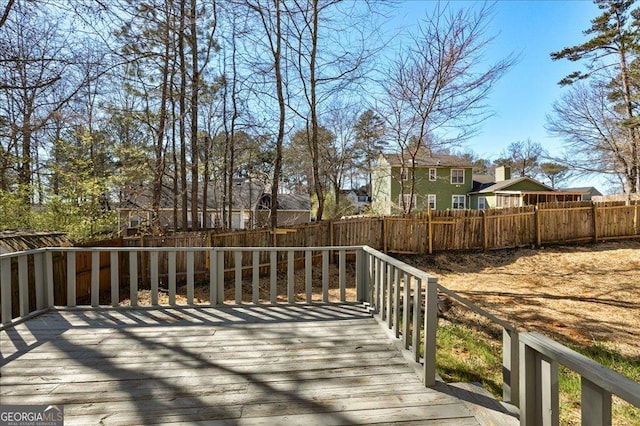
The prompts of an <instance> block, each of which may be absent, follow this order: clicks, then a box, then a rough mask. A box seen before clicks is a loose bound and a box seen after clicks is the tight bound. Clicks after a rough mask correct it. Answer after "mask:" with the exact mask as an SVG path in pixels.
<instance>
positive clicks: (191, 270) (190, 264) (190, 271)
mask: <svg viewBox="0 0 640 426" xmlns="http://www.w3.org/2000/svg"><path fill="white" fill-rule="evenodd" d="M194 263H195V252H193V251H188V252H187V304H189V305H193V297H194V293H195V289H194V288H195V287H194V286H195V265H194Z"/></svg>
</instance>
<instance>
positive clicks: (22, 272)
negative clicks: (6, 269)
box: [18, 255, 29, 317]
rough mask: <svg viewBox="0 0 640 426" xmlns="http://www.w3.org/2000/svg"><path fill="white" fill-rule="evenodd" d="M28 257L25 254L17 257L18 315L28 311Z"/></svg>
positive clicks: (23, 314) (25, 313)
mask: <svg viewBox="0 0 640 426" xmlns="http://www.w3.org/2000/svg"><path fill="white" fill-rule="evenodd" d="M28 262H29V259H28V258H27V256H26V255H22V256H20V257H18V291H19V294H18V303H19V307H20V316H21V317H23V316H25V315H27V314H28V313H29V263H28Z"/></svg>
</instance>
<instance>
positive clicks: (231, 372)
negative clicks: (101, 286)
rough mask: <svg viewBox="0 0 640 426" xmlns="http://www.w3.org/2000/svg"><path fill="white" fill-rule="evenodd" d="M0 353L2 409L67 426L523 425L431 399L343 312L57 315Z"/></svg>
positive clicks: (329, 308)
mask: <svg viewBox="0 0 640 426" xmlns="http://www.w3.org/2000/svg"><path fill="white" fill-rule="evenodd" d="M0 354H1V359H0V365H1V370H0V374H1V377H0V403H1V404H58V405H64V411H65V421H66V424H83V425H86V424H126V425H130V424H154V423H189V424H193V423H206V424H232V425H245V424H252V425H253V424H267V425H277V424H287V425H293V424H305V425H309V424H323V425H328V424H366V423H402V422H408V423H411V424H438V425H447V424H451V425H478V424H505V423H507V422H509V423H512V424H517V420H516V419H515V418H513V417H509V416H503V417H495V418H494V417H491V416H489V417H487V416H486V410H484V411H485V413H483V414H478V413H479V411H478V408H479V407H480V408H482V407H481V406H482V405H485V406H487V407H489V406H491V403H493V404H495V401H493V402H491V401H489V400H490V398H486V397H484V396H482V395H480V396H478V395H475V396H473V397H470V398H466V399H467V401H464V400H462V399H459V398H461V395H462V394H461V393H460V392H459V390H458V391H455V390H451V389H450V388H449V387H448V386H446V385H444V384H438V385H437V386H436V387H435V388H425V387H424V386H423V385H422V383H421V381H420V379H419V377H418V376H417V375H416V373H415V370H414V367H413V366H412V365H410V364H409V362H408V361H407V360H406V359H405V358H404V357H403V356H402V354H401V353H400V351H398V349H397V348H396V345H395V344H394V342H393V341H392V340H391V339H390V338H389V336H388V334H387V333H386V332H385V330H383V329H382V327H380V325H379V324H378V322H377V321H376V320H375V319H373V318H372V317H371V316H370V315H369V314H368V313H367V312H366V311H365V310H364V309H363V308H362V307H361V306H355V305H349V304H344V305H334V304H326V305H280V306H264V307H259V306H235V307H222V308H209V307H202V308H195V307H194V308H179V309H172V308H156V309H107V308H99V309H67V310H52V311H49V312H47V313H45V314H43V315H40V316H38V317H35V318H33V319H30V320H28V321H26V322H24V323H22V324H19V325H17V326H16V327H14V328H9V329H7V330H4V331H1V332H0ZM470 394H472V392H470ZM463 398H464V397H463ZM482 398H485V399H486V400H487V404H483V403H482ZM481 411H482V410H481ZM496 415H498V413H497V412H496ZM487 419H489V420H487ZM492 419H502V420H492Z"/></svg>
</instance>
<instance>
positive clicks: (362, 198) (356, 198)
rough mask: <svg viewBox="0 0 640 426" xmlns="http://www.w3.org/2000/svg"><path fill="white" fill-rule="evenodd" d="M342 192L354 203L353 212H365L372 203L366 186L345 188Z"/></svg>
mask: <svg viewBox="0 0 640 426" xmlns="http://www.w3.org/2000/svg"><path fill="white" fill-rule="evenodd" d="M340 193H341V194H342V195H343V196H344V197H346V198H347V199H348V200H349V201H351V204H353V210H354V212H353V214H360V213H362V212H364V211H365V210H366V208H367V207H368V206H369V204H370V203H371V197H370V196H369V193H368V192H367V190H366V188H364V187H363V188H358V189H343V190H341V191H340Z"/></svg>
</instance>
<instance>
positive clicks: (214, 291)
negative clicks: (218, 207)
mask: <svg viewBox="0 0 640 426" xmlns="http://www.w3.org/2000/svg"><path fill="white" fill-rule="evenodd" d="M209 241H211V233H209ZM209 245H211V244H209ZM174 265H175V257H174ZM215 265H216V251H215V250H209V304H210V306H216V305H217V304H218V287H217V284H218V282H217V280H216V266H215ZM174 268H175V266H174ZM174 299H175V295H174Z"/></svg>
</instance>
